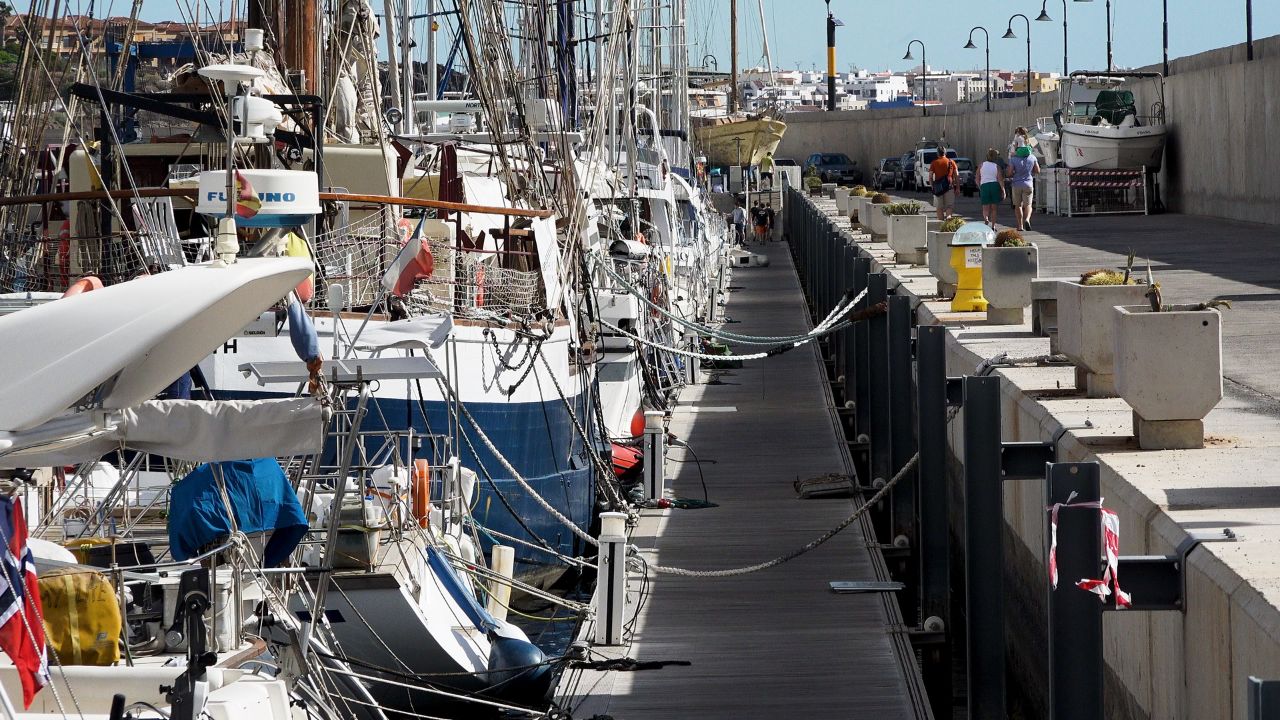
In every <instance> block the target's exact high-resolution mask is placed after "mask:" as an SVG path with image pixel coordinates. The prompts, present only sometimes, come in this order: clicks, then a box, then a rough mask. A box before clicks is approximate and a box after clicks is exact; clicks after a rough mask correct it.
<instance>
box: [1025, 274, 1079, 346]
mask: <svg viewBox="0 0 1280 720" xmlns="http://www.w3.org/2000/svg"><path fill="white" fill-rule="evenodd" d="M1070 281H1071V278H1042V277H1038V278H1034V279H1032V281H1031V332H1032V333H1034V334H1036V335H1039V336H1040V337H1047V338H1049V354H1051V355H1057V354H1058V353H1059V352H1060V351H1059V350H1058V283H1060V282H1070Z"/></svg>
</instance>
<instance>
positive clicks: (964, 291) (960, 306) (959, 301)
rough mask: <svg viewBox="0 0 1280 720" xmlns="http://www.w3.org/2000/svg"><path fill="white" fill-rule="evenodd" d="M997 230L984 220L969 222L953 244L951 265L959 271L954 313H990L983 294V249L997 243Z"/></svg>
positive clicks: (959, 231) (953, 307)
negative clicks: (993, 230) (981, 221)
mask: <svg viewBox="0 0 1280 720" xmlns="http://www.w3.org/2000/svg"><path fill="white" fill-rule="evenodd" d="M995 239H996V237H995V233H994V232H992V231H991V228H989V227H987V225H985V224H983V223H977V222H971V223H965V224H964V225H961V226H960V229H959V230H956V233H955V235H953V236H952V241H951V243H950V244H949V245H948V246H947V247H949V248H951V267H952V268H954V269H955V271H956V296H955V298H954V299H953V300H952V301H951V312H986V311H987V299H986V298H985V297H983V296H982V248H983V246H984V245H990V244H991V243H993V242H995Z"/></svg>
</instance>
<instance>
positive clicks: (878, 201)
mask: <svg viewBox="0 0 1280 720" xmlns="http://www.w3.org/2000/svg"><path fill="white" fill-rule="evenodd" d="M891 200H892V198H890V197H889V196H888V195H885V194H884V193H876V194H875V195H872V196H871V204H873V205H886V204H888V203H889V202H890V201H891Z"/></svg>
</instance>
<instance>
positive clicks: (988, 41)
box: [964, 25, 991, 112]
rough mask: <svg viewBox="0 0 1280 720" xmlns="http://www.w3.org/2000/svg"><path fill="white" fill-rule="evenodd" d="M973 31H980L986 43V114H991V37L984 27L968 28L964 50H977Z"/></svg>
mask: <svg viewBox="0 0 1280 720" xmlns="http://www.w3.org/2000/svg"><path fill="white" fill-rule="evenodd" d="M974 30H981V31H982V37H983V38H985V40H984V42H986V45H987V75H986V85H987V112H991V35H990V34H988V33H987V29H986V28H984V27H982V26H981V25H978V26H976V27H973V28H970V29H969V42H968V43H966V44H965V46H964V49H965V50H977V49H978V46H977V45H974V44H973V31H974Z"/></svg>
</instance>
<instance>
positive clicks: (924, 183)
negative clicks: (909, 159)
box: [915, 148, 973, 190]
mask: <svg viewBox="0 0 1280 720" xmlns="http://www.w3.org/2000/svg"><path fill="white" fill-rule="evenodd" d="M947 157H949V158H951V159H952V160H955V159H956V151H955V150H947ZM937 159H938V149H937V148H921V149H919V150H916V167H915V189H916V190H922V189H928V188H929V187H930V186H931V185H932V183H931V182H930V181H929V163H931V162H933V161H934V160H937ZM972 165H973V163H970V168H969V170H970V172H972V171H973V167H972Z"/></svg>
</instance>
